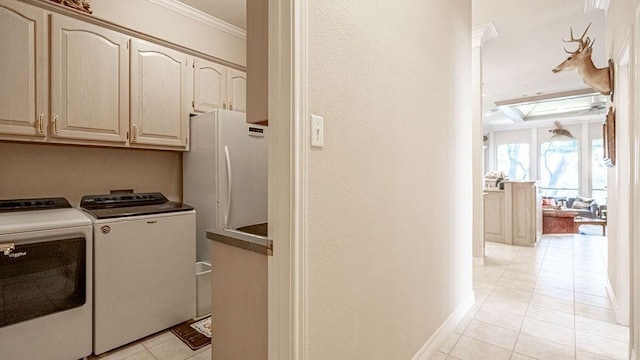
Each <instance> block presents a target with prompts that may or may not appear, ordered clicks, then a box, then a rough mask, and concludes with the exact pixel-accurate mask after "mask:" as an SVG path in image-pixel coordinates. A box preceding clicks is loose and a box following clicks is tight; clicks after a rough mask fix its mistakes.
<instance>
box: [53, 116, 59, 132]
mask: <svg viewBox="0 0 640 360" xmlns="http://www.w3.org/2000/svg"><path fill="white" fill-rule="evenodd" d="M58 118H59V116H58V115H56V116H54V117H53V135H58Z"/></svg>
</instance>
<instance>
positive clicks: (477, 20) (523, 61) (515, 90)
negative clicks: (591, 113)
mask: <svg viewBox="0 0 640 360" xmlns="http://www.w3.org/2000/svg"><path fill="white" fill-rule="evenodd" d="M591 1H593V0H587V2H591ZM604 20H605V14H604V11H603V10H600V9H595V10H591V11H589V12H586V13H585V0H562V1H558V0H536V1H513V0H473V25H474V26H478V25H482V24H486V23H493V25H494V26H495V27H496V29H497V30H498V34H499V36H498V37H497V38H495V39H491V40H487V41H486V42H485V43H484V44H483V46H482V67H483V83H484V86H483V107H484V113H485V115H484V124H485V127H486V126H495V125H500V124H512V123H513V120H511V119H509V118H508V117H507V116H506V115H505V114H504V113H503V112H502V111H500V109H498V108H497V107H496V104H495V103H496V102H498V103H502V102H511V100H521V101H522V102H527V101H530V99H531V98H532V97H533V98H536V97H544V96H545V95H547V96H549V95H550V94H556V93H562V92H570V91H574V90H580V89H585V88H588V87H587V86H586V85H585V84H584V83H583V82H582V80H581V78H580V77H579V76H578V74H577V73H576V72H575V71H569V72H560V73H556V74H554V73H552V72H551V69H553V68H554V67H555V66H556V65H558V64H559V63H560V62H562V61H564V59H566V58H567V56H568V55H567V54H566V53H565V52H564V50H563V49H564V48H565V47H566V48H567V50H570V51H573V50H575V48H576V45H575V44H565V43H564V42H563V41H562V39H569V38H570V34H569V28H570V27H573V29H574V36H575V37H579V36H580V35H581V34H582V32H583V31H584V30H585V28H586V27H587V25H589V23H591V28H590V29H589V32H588V34H587V36H589V37H590V38H591V39H594V38H595V39H596V41H595V44H594V46H593V55H592V60H593V62H594V64H595V66H596V67H605V66H606V60H605V36H604V35H605V32H604V31H605V21H604ZM541 95H542V96H541ZM552 97H553V96H552ZM513 102H517V101H513ZM594 108H595V107H594ZM583 115H588V114H587V112H583Z"/></svg>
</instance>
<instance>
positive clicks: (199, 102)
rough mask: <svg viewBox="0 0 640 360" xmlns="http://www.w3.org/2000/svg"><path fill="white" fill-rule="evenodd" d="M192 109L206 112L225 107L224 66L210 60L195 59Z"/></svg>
mask: <svg viewBox="0 0 640 360" xmlns="http://www.w3.org/2000/svg"><path fill="white" fill-rule="evenodd" d="M193 70H194V81H193V84H194V89H193V94H194V101H193V110H194V111H198V112H207V111H211V110H215V109H226V107H227V106H226V99H225V92H226V86H227V84H226V72H227V70H226V68H225V67H224V66H222V65H220V64H216V63H213V62H211V61H207V60H202V59H195V60H194V63H193Z"/></svg>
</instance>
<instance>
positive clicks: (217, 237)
mask: <svg viewBox="0 0 640 360" xmlns="http://www.w3.org/2000/svg"><path fill="white" fill-rule="evenodd" d="M207 239H209V240H212V241H217V242H221V243H224V244H227V245H231V246H235V247H238V248H241V249H245V250H248V251H253V252H255V253H258V254H263V255H269V256H272V255H273V241H271V240H270V239H269V238H268V237H267V224H266V223H265V224H256V225H249V226H243V227H239V228H237V229H210V230H207Z"/></svg>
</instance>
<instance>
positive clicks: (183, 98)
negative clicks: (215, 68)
mask: <svg viewBox="0 0 640 360" xmlns="http://www.w3.org/2000/svg"><path fill="white" fill-rule="evenodd" d="M187 62H188V61H187V55H185V54H183V53H180V52H178V51H174V50H171V49H168V48H166V47H163V46H160V45H156V44H152V43H149V42H146V41H142V40H137V39H133V40H132V44H131V109H132V111H131V144H132V146H140V147H157V146H146V145H158V146H160V147H174V148H176V147H177V148H182V149H185V148H186V147H187V144H188V140H187V136H188V134H189V128H188V126H189V108H188V107H187V101H188V100H187V99H188V98H189V95H188V94H187V83H188V82H187V75H188V74H189V72H188V71H187V66H188V64H187Z"/></svg>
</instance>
